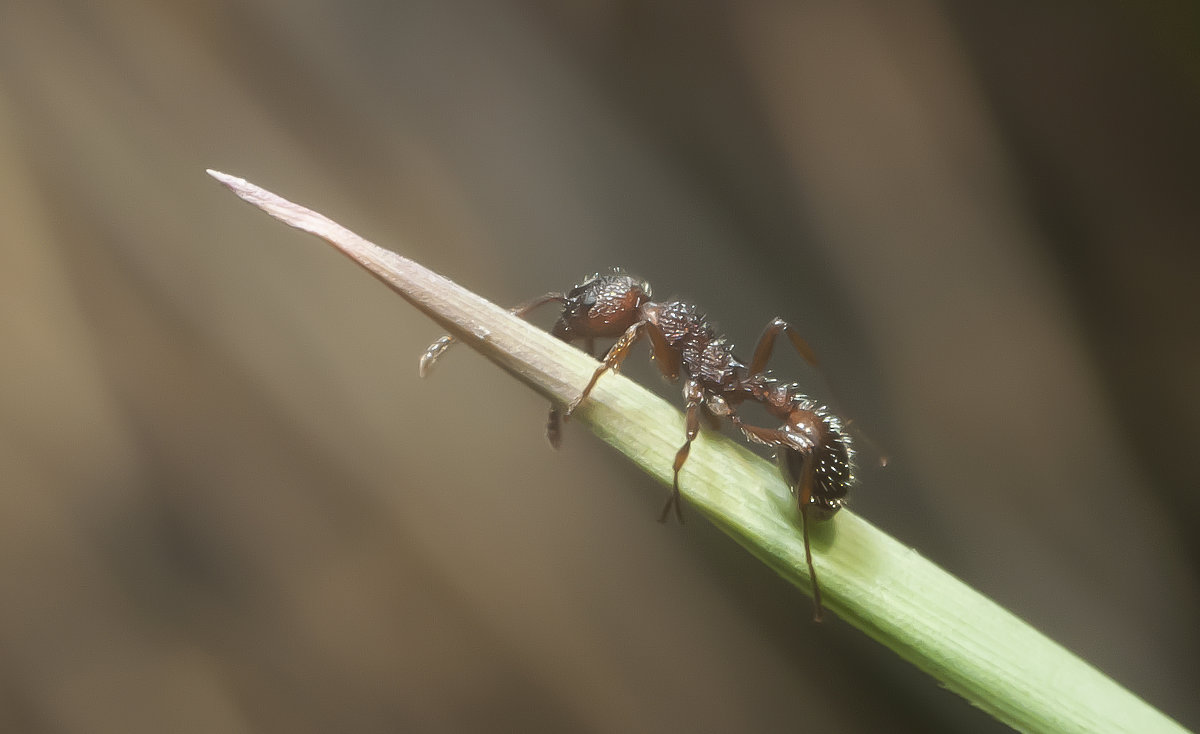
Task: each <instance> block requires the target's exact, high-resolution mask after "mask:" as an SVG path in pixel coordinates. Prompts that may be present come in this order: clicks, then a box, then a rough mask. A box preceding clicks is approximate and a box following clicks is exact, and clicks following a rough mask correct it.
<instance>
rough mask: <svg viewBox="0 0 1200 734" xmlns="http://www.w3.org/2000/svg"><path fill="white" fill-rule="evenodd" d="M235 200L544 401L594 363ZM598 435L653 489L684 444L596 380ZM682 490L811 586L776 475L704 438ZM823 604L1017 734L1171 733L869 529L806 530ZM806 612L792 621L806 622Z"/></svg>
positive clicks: (738, 450)
mask: <svg viewBox="0 0 1200 734" xmlns="http://www.w3.org/2000/svg"><path fill="white" fill-rule="evenodd" d="M209 174H210V175H211V176H213V178H216V179H217V180H218V181H220V182H221V183H222V184H224V185H225V186H226V187H228V188H229V189H230V190H231V191H233V192H234V193H235V194H236V195H237V196H239V197H241V198H242V199H244V200H245V201H247V202H249V203H251V204H253V205H255V206H257V207H258V208H260V209H262V210H263V211H265V212H267V213H268V214H270V215H271V216H273V217H275V218H276V219H279V220H280V221H282V222H284V223H286V224H289V225H291V226H293V227H296V228H297V229H301V230H303V231H305V232H309V233H311V234H314V235H316V236H318V237H320V238H321V239H324V240H325V241H326V242H328V243H330V244H331V245H333V246H334V247H335V248H337V249H338V250H339V251H341V252H342V253H344V254H345V255H346V256H348V257H350V258H351V259H352V260H354V261H355V262H357V263H358V264H360V265H361V266H363V267H364V268H366V269H367V270H368V271H370V272H371V273H372V274H373V275H374V276H375V277H377V278H379V279H380V280H382V281H383V282H384V283H386V284H387V285H388V286H389V287H391V288H392V289H393V290H395V291H396V292H397V293H399V294H400V295H401V296H403V297H404V298H405V299H407V300H408V301H409V302H410V303H412V304H413V305H415V306H416V307H417V308H419V309H420V310H421V311H423V312H424V313H426V314H427V315H429V316H430V317H431V318H433V319H434V320H435V321H437V322H438V323H439V324H440V325H441V326H443V327H444V328H445V329H446V330H447V331H449V332H450V333H451V334H453V335H454V336H456V337H458V338H459V339H461V340H462V341H463V342H464V343H466V344H467V345H469V346H471V347H473V348H474V349H476V350H478V351H479V352H481V353H482V354H484V356H486V357H487V358H488V359H490V360H492V361H493V362H495V363H496V364H498V365H500V366H501V367H502V368H504V369H505V370H507V371H508V372H510V373H511V374H513V375H514V376H516V377H517V378H518V379H520V380H521V381H523V382H525V383H526V384H528V385H530V386H532V387H533V388H534V389H535V390H537V391H538V392H540V393H542V394H543V395H545V396H547V397H549V398H551V399H554V400H558V401H561V402H568V401H570V400H571V399H572V398H574V397H575V396H576V395H577V394H578V390H579V389H580V387H581V386H582V385H584V384H585V383H586V382H587V380H588V378H589V377H590V375H591V373H592V371H593V369H594V367H595V361H594V360H592V359H591V358H589V357H587V356H586V355H585V354H584V353H583V352H581V351H579V350H577V349H574V348H572V347H570V346H568V345H567V344H565V343H564V342H562V341H560V340H558V339H555V338H553V337H552V336H550V335H549V334H547V333H546V332H544V331H541V330H540V329H536V328H534V327H533V326H531V325H529V324H527V323H525V322H524V321H522V320H521V319H518V318H516V317H514V316H512V315H511V314H509V313H508V311H506V310H505V309H503V308H500V307H499V306H496V305H494V304H492V303H490V302H488V301H486V300H484V299H483V298H481V297H479V296H477V295H475V294H474V293H471V292H470V291H468V290H466V289H464V288H462V287H460V286H458V285H457V284H455V283H453V282H451V281H450V280H448V279H446V278H443V277H442V276H440V275H437V274H436V273H433V272H432V271H430V270H428V269H426V268H424V267H422V266H421V265H418V264H417V263H415V262H413V261H412V260H409V259H408V258H404V257H401V256H400V255H397V254H395V253H393V252H390V251H388V250H385V249H383V248H381V247H379V246H377V245H375V244H372V243H371V242H368V241H367V240H365V239H363V238H362V237H360V236H358V235H357V234H355V233H353V232H351V231H350V230H348V229H346V228H344V227H342V226H341V225H338V224H337V223H335V222H333V221H331V220H329V219H328V218H326V217H325V216H323V215H321V214H318V213H316V212H314V211H311V210H309V209H306V208H305V207H302V206H299V205H297V204H294V203H292V202H290V201H287V200H286V199H283V198H281V197H279V196H276V195H275V194H272V193H271V192H269V191H266V190H264V189H262V188H260V187H258V186H255V185H254V184H252V183H249V182H247V181H245V180H243V179H240V178H237V177H235V176H230V175H228V174H224V173H219V172H217V171H209ZM579 417H580V420H581V422H583V423H585V424H587V425H590V426H591V427H592V429H593V430H594V431H595V432H596V433H597V434H598V435H599V436H600V437H601V438H602V439H604V440H605V441H607V442H608V443H610V444H611V445H612V446H614V447H615V448H617V449H618V450H619V451H621V452H622V453H624V454H625V455H626V456H628V457H629V458H630V459H631V460H633V461H634V462H635V463H637V464H638V465H639V466H640V467H642V469H644V470H645V471H646V472H647V473H649V474H650V475H652V476H654V477H655V478H657V479H658V480H659V482H661V483H663V484H664V485H669V484H670V483H671V466H672V462H673V459H674V456H675V451H676V449H677V448H678V444H679V442H680V440H681V436H683V429H684V427H683V421H682V417H681V415H680V413H679V411H678V410H676V409H675V408H673V407H671V406H670V405H668V404H667V403H666V402H664V401H663V400H661V399H659V398H657V397H656V396H654V395H653V394H652V393H650V392H648V391H647V390H645V389H643V388H641V387H640V386H638V385H636V384H635V383H633V382H631V381H629V380H627V379H624V378H622V377H619V376H617V375H610V376H607V377H605V379H603V380H601V381H600V382H599V383H597V386H596V389H595V391H594V392H593V393H592V395H591V397H590V398H589V400H588V401H587V402H586V403H585V404H584V405H583V406H582V408H581V410H580V411H579ZM680 484H681V485H682V489H683V494H684V495H685V496H686V497H687V499H688V501H689V503H690V504H692V505H693V506H695V507H696V508H698V509H699V510H700V511H701V512H702V513H704V514H705V515H706V516H707V517H708V518H709V519H710V520H711V521H712V522H713V523H714V524H716V525H717V526H718V527H720V528H721V529H722V530H724V531H725V532H726V533H728V534H729V535H730V536H732V537H733V538H734V539H735V540H736V541H737V542H738V543H740V544H741V545H742V546H744V547H745V548H746V549H747V550H749V551H750V552H751V553H753V554H754V555H755V556H757V557H758V558H759V559H761V560H762V561H763V562H764V563H766V564H767V565H768V566H770V567H771V568H773V569H775V571H776V572H778V573H779V574H780V575H781V576H783V577H784V578H785V579H787V580H788V581H790V582H792V583H793V584H795V585H797V586H799V587H801V588H803V589H806V590H810V589H811V587H810V584H809V578H808V573H807V567H806V564H805V560H804V546H803V543H802V542H801V536H800V532H799V527H798V523H799V517H798V513H795V512H794V510H792V511H790V512H789V509H790V508H792V507H793V505H792V503H791V502H790V500H789V497H788V494H787V489H786V487H785V486H784V484H783V481H782V480H781V479H780V478H779V476H778V474H777V472H776V470H775V467H774V466H772V465H771V464H770V463H769V462H767V461H765V460H764V459H762V458H761V457H758V456H756V455H754V454H753V453H751V452H750V451H748V450H746V449H745V448H744V447H742V446H740V445H739V444H736V443H734V442H732V441H729V440H727V439H725V438H724V437H722V436H719V435H708V434H702V435H701V437H700V439H699V440H698V442H697V444H696V449H695V450H693V451H692V454H691V457H690V458H689V460H688V463H687V465H686V467H685V469H684V471H683V473H682V476H681V482H680ZM812 541H813V542H812V545H813V549H812V550H813V560H814V563H815V564H816V565H817V566H819V573H820V574H821V578H822V589H823V591H824V594H823V596H824V597H825V606H826V607H827V608H828V609H831V610H833V611H835V612H837V613H838V614H839V615H840V616H841V617H842V618H844V619H846V620H847V621H848V622H850V624H852V625H854V626H855V627H857V628H859V629H860V630H862V631H863V632H865V633H866V634H868V635H869V636H871V637H872V638H874V639H876V640H878V641H879V642H881V643H882V644H884V645H885V646H887V647H889V648H890V649H892V650H893V651H894V652H896V653H897V654H899V655H900V656H901V657H903V658H905V659H906V660H909V661H910V662H912V663H913V664H914V665H916V666H917V667H918V668H920V669H921V670H924V671H925V672H927V673H929V674H930V675H932V676H933V677H935V678H936V679H937V680H938V681H940V682H941V683H942V685H944V686H946V687H947V688H949V689H951V690H953V691H955V692H957V693H959V694H960V695H962V696H963V697H964V698H966V699H967V700H968V701H970V702H971V703H972V704H974V705H976V706H978V707H980V708H982V709H983V710H985V711H987V712H989V713H990V714H992V715H993V716H995V717H996V718H997V719H999V720H1000V721H1003V722H1005V723H1007V724H1009V725H1011V726H1013V727H1014V728H1016V729H1019V730H1022V731H1031V732H1081V733H1082V732H1099V731H1105V732H1109V731H1120V732H1130V733H1131V734H1147V733H1148V732H1183V731H1184V729H1183V728H1182V727H1180V726H1179V724H1177V723H1176V722H1174V721H1172V720H1171V719H1170V718H1168V717H1167V716H1165V715H1164V714H1162V713H1160V712H1159V711H1157V710H1155V709H1154V708H1152V707H1151V706H1149V705H1148V704H1146V703H1145V702H1144V701H1142V700H1141V699H1139V698H1138V697H1137V696H1135V695H1134V694H1132V693H1130V692H1129V691H1127V690H1126V689H1124V688H1122V687H1121V686H1120V685H1118V684H1117V683H1115V682H1114V681H1112V680H1111V679H1110V678H1108V677H1107V676H1105V675H1104V674H1103V673H1101V672H1099V671H1098V670H1096V669H1095V668H1093V667H1091V666H1090V665H1088V664H1087V663H1086V662H1084V661H1083V660H1081V659H1079V658H1078V657H1076V656H1075V655H1073V654H1072V653H1070V652H1068V651H1067V650H1065V649H1064V648H1062V647H1061V646H1059V645H1058V644H1056V643H1055V642H1053V641H1052V640H1050V639H1048V638H1046V637H1045V636H1044V635H1042V634H1041V633H1039V632H1038V631H1037V630H1035V629H1033V628H1032V627H1031V626H1029V625H1028V624H1026V623H1025V622H1023V621H1022V620H1020V619H1018V618H1017V617H1016V616H1014V615H1013V614H1011V613H1009V612H1007V611H1006V610H1004V609H1003V608H1001V607H1000V606H998V605H997V604H995V603H994V602H992V601H991V600H989V599H987V598H986V597H984V596H983V595H981V594H979V593H978V592H976V591H974V590H973V589H971V588H970V587H969V586H967V585H966V584H964V583H962V582H961V581H959V580H958V579H956V578H954V577H953V576H951V575H950V574H948V573H946V572H945V571H943V570H942V569H940V568H938V567H937V566H935V565H933V564H932V563H930V562H929V561H926V560H925V559H923V558H921V557H920V556H919V555H918V554H917V553H916V551H914V550H912V549H910V548H907V547H905V546H904V545H903V544H901V543H899V542H897V541H896V540H894V539H893V538H891V537H889V536H888V535H887V534H885V533H884V532H882V531H881V530H879V529H877V528H875V527H874V526H872V525H870V524H869V523H867V522H866V521H864V520H862V519H861V518H859V517H857V516H855V515H853V514H852V513H850V512H848V511H846V510H842V511H841V512H840V513H839V514H838V515H837V516H836V517H835V518H834V519H833V520H832V521H829V522H827V523H823V524H822V526H821V527H817V528H814V529H813V534H812ZM807 611H808V610H807V608H804V609H801V610H798V611H797V614H798V615H800V616H807Z"/></svg>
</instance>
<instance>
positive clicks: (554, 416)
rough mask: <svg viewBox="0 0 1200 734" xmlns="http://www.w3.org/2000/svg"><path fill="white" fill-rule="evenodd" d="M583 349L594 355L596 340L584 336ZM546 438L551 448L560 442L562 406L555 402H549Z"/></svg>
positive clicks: (591, 355) (557, 445)
mask: <svg viewBox="0 0 1200 734" xmlns="http://www.w3.org/2000/svg"><path fill="white" fill-rule="evenodd" d="M583 351H585V352H587V355H588V356H589V357H593V356H595V354H596V340H595V339H594V338H592V337H588V338H586V339H585V340H584V342H583ZM546 440H547V441H549V442H550V445H551V446H552V447H553V448H558V447H559V445H560V444H561V443H562V408H560V407H559V406H558V404H557V403H551V404H550V415H549V417H548V418H546Z"/></svg>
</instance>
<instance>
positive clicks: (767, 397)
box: [420, 270, 854, 620]
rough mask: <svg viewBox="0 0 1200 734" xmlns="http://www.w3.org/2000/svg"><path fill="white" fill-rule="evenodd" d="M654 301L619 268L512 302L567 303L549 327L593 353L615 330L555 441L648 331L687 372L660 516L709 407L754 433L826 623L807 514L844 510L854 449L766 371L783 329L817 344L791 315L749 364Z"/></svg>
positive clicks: (798, 345) (426, 358)
mask: <svg viewBox="0 0 1200 734" xmlns="http://www.w3.org/2000/svg"><path fill="white" fill-rule="evenodd" d="M650 299H651V293H650V286H649V284H648V283H646V282H645V281H642V280H639V279H637V278H634V277H633V276H630V275H627V274H625V273H623V272H621V271H619V270H614V271H613V272H611V273H607V274H597V275H593V276H592V277H591V278H588V279H586V280H585V281H584V282H583V283H581V284H580V285H578V286H576V287H575V288H573V289H572V290H571V291H570V292H568V293H567V294H565V295H564V294H561V293H547V294H546V295H544V296H542V297H541V298H538V299H535V300H533V301H530V302H528V303H525V304H522V305H521V306H518V307H517V308H514V309H512V312H513V313H514V314H516V315H518V316H525V315H526V314H527V313H529V312H530V311H532V310H533V309H534V308H536V307H538V306H540V305H542V304H545V303H551V302H558V303H562V304H563V310H562V314H561V315H560V316H559V319H558V321H557V322H556V323H555V324H554V326H553V328H552V329H551V332H550V333H552V334H554V335H555V336H557V337H558V338H560V339H562V340H564V341H567V342H572V341H578V340H583V341H584V343H585V345H586V348H587V352H588V353H589V354H592V353H593V349H594V341H595V339H596V338H597V337H600V338H604V337H618V338H617V341H616V343H614V344H613V346H612V347H611V348H610V349H609V350H608V352H607V353H606V354H605V356H604V359H603V361H602V363H601V364H600V366H599V367H597V368H596V371H595V372H594V373H593V374H592V378H591V380H590V381H589V382H588V384H587V386H585V387H584V389H583V392H582V393H581V394H580V395H579V397H578V398H576V399H575V400H574V401H573V402H572V403H571V404H570V405H569V406H568V407H567V410H566V412H565V413H564V414H560V411H559V408H558V406H556V405H555V406H552V407H551V409H550V419H549V421H548V423H547V437H548V438H549V439H550V443H551V444H552V445H554V446H557V445H558V443H559V440H560V423H561V420H562V419H566V418H569V417H570V416H571V414H572V413H573V412H574V411H575V410H576V409H577V408H578V407H579V405H580V404H581V403H582V402H583V401H584V399H586V398H587V396H588V395H589V394H590V393H591V391H592V389H593V388H594V387H595V386H596V382H597V381H598V380H599V379H600V377H601V376H602V375H603V374H604V373H605V372H607V371H608V370H610V369H611V370H613V371H614V372H616V371H618V370H619V369H620V366H621V363H622V362H623V361H624V360H625V358H626V357H627V356H628V355H629V351H630V350H631V349H632V348H633V346H634V345H635V344H636V343H637V342H638V341H639V340H640V339H641V338H642V337H644V336H645V337H649V339H650V348H651V352H652V357H653V359H654V361H655V363H656V364H658V367H659V370H660V371H661V372H662V373H663V375H664V376H666V377H668V378H670V379H671V380H675V379H678V378H679V376H680V374H681V373H682V374H683V376H684V378H685V381H684V386H683V395H684V399H685V400H686V401H687V408H686V440H685V441H684V444H683V446H681V447H680V448H679V451H678V452H676V454H675V463H674V480H673V482H672V489H671V494H670V495H669V496H668V498H667V501H666V504H664V505H663V509H662V512H661V513H660V514H659V518H658V519H659V522H663V521H665V520H666V518H667V516H668V515H669V514H670V511H671V508H672V506H674V508H675V516H676V517H677V518H678V519H679V521H680V522H682V521H683V510H682V500H681V497H680V494H679V471H680V469H682V468H683V465H684V463H685V462H686V461H687V458H688V454H689V453H690V452H691V446H692V441H694V440H695V438H696V436H697V435H698V434H699V431H700V416H701V415H702V414H703V415H705V416H706V417H709V418H711V419H712V420H713V421H716V420H717V419H719V418H720V417H722V416H727V417H729V418H730V420H731V421H732V422H733V424H734V425H735V426H736V427H737V428H738V429H740V430H741V432H742V434H743V435H745V436H746V438H747V439H749V440H751V441H753V442H755V443H760V444H764V445H767V446H771V447H773V448H775V449H776V458H777V461H778V463H779V466H780V469H781V471H782V473H783V476H784V479H785V480H786V481H787V483H788V486H789V488H790V489H791V491H792V493H793V494H794V495H795V496H796V501H797V504H798V505H799V509H800V515H801V521H802V532H803V536H804V555H805V560H806V561H807V563H808V569H809V578H811V579H812V584H813V600H814V602H815V605H816V619H817V620H820V619H821V609H822V607H821V590H820V587H819V585H818V584H817V576H816V569H815V568H814V567H813V562H812V551H811V549H810V548H809V540H808V520H809V514H810V512H811V513H813V514H815V516H816V517H817V519H820V520H824V519H828V518H830V517H832V516H833V515H834V513H836V512H837V511H838V510H839V509H840V508H841V506H842V504H843V502H844V500H845V497H846V494H847V492H848V490H849V487H850V484H851V483H852V482H853V471H852V458H853V453H854V452H853V448H852V446H851V442H850V438H849V436H848V435H847V433H846V431H845V429H844V427H843V425H842V423H841V421H839V420H838V419H837V417H836V416H834V415H833V414H832V413H830V412H829V411H828V410H827V409H826V408H824V407H823V406H821V405H819V404H818V403H816V402H815V401H813V400H812V399H810V398H808V397H807V396H805V395H803V394H802V393H800V392H799V389H798V386H797V385H796V383H782V382H780V381H778V380H777V379H775V378H774V377H772V376H771V375H770V374H769V373H768V372H767V369H766V366H767V362H768V360H769V359H770V357H771V353H772V351H773V350H774V348H775V340H776V339H777V338H778V337H779V336H780V334H783V335H786V336H787V337H788V340H789V341H790V342H791V343H792V346H793V347H795V349H796V351H797V352H798V353H799V354H800V356H801V357H803V358H804V359H805V361H807V362H809V363H810V364H812V365H814V366H815V365H816V357H815V355H814V354H813V351H812V349H811V348H810V347H809V345H808V343H807V342H806V341H804V339H803V338H801V337H800V335H799V334H797V333H796V332H795V330H794V329H792V327H791V326H790V325H789V324H788V323H787V322H786V321H784V320H783V319H779V318H776V319H773V320H772V321H771V322H770V323H769V324H768V325H767V328H766V330H765V331H764V332H763V334H762V336H761V337H759V340H758V344H757V345H756V346H755V348H754V354H753V358H752V359H751V361H750V364H749V366H747V365H745V364H743V363H742V362H741V361H740V360H739V359H737V357H735V356H734V355H733V351H732V347H731V346H730V345H729V344H728V342H727V341H726V340H725V339H723V338H721V337H718V336H717V334H716V332H715V331H714V329H713V328H712V326H711V325H710V324H709V323H708V321H707V319H706V318H705V316H704V315H703V314H701V313H699V312H698V311H697V309H696V307H695V306H692V305H690V304H687V303H684V302H681V301H668V302H655V301H652V300H650ZM454 341H455V340H454V338H453V337H450V336H444V337H442V338H441V339H439V340H437V341H436V342H434V343H433V344H432V345H430V347H429V349H428V350H426V352H425V354H423V355H422V356H421V365H420V372H421V375H422V376H424V375H425V374H427V373H428V371H429V369H430V367H431V366H432V365H433V363H434V361H436V360H437V358H438V357H439V356H440V355H441V354H442V353H443V352H445V351H446V349H448V348H449V347H450V345H451V344H453V343H454ZM747 401H750V402H754V403H758V404H760V405H762V406H763V407H764V408H765V409H766V410H767V412H768V413H769V414H770V415H772V416H773V417H775V418H776V419H778V420H781V421H782V422H783V425H782V426H780V427H779V428H777V429H770V428H762V427H759V426H752V425H748V424H746V423H744V422H743V421H742V420H741V418H740V417H739V416H737V414H736V412H735V411H736V409H737V407H738V405H740V404H741V403H744V402H747ZM702 411H703V412H702Z"/></svg>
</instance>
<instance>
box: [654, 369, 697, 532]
mask: <svg viewBox="0 0 1200 734" xmlns="http://www.w3.org/2000/svg"><path fill="white" fill-rule="evenodd" d="M689 387H690V386H689ZM699 433H700V401H698V400H690V399H689V400H688V405H687V440H686V441H684V443H683V445H682V446H680V447H679V451H677V452H675V467H674V468H675V476H674V480H673V481H672V483H671V494H670V495H668V496H667V502H666V504H664V505H663V508H662V512H660V513H659V514H658V521H659V522H666V521H667V515H668V514H670V512H671V507H672V506H674V507H675V517H676V518H678V520H679V524H681V525H682V524H683V497H682V496H681V495H680V494H679V470H680V469H682V468H683V465H684V464H685V463H686V462H687V458H688V454H690V453H691V452H692V441H695V440H696V436H697V434H699Z"/></svg>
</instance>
